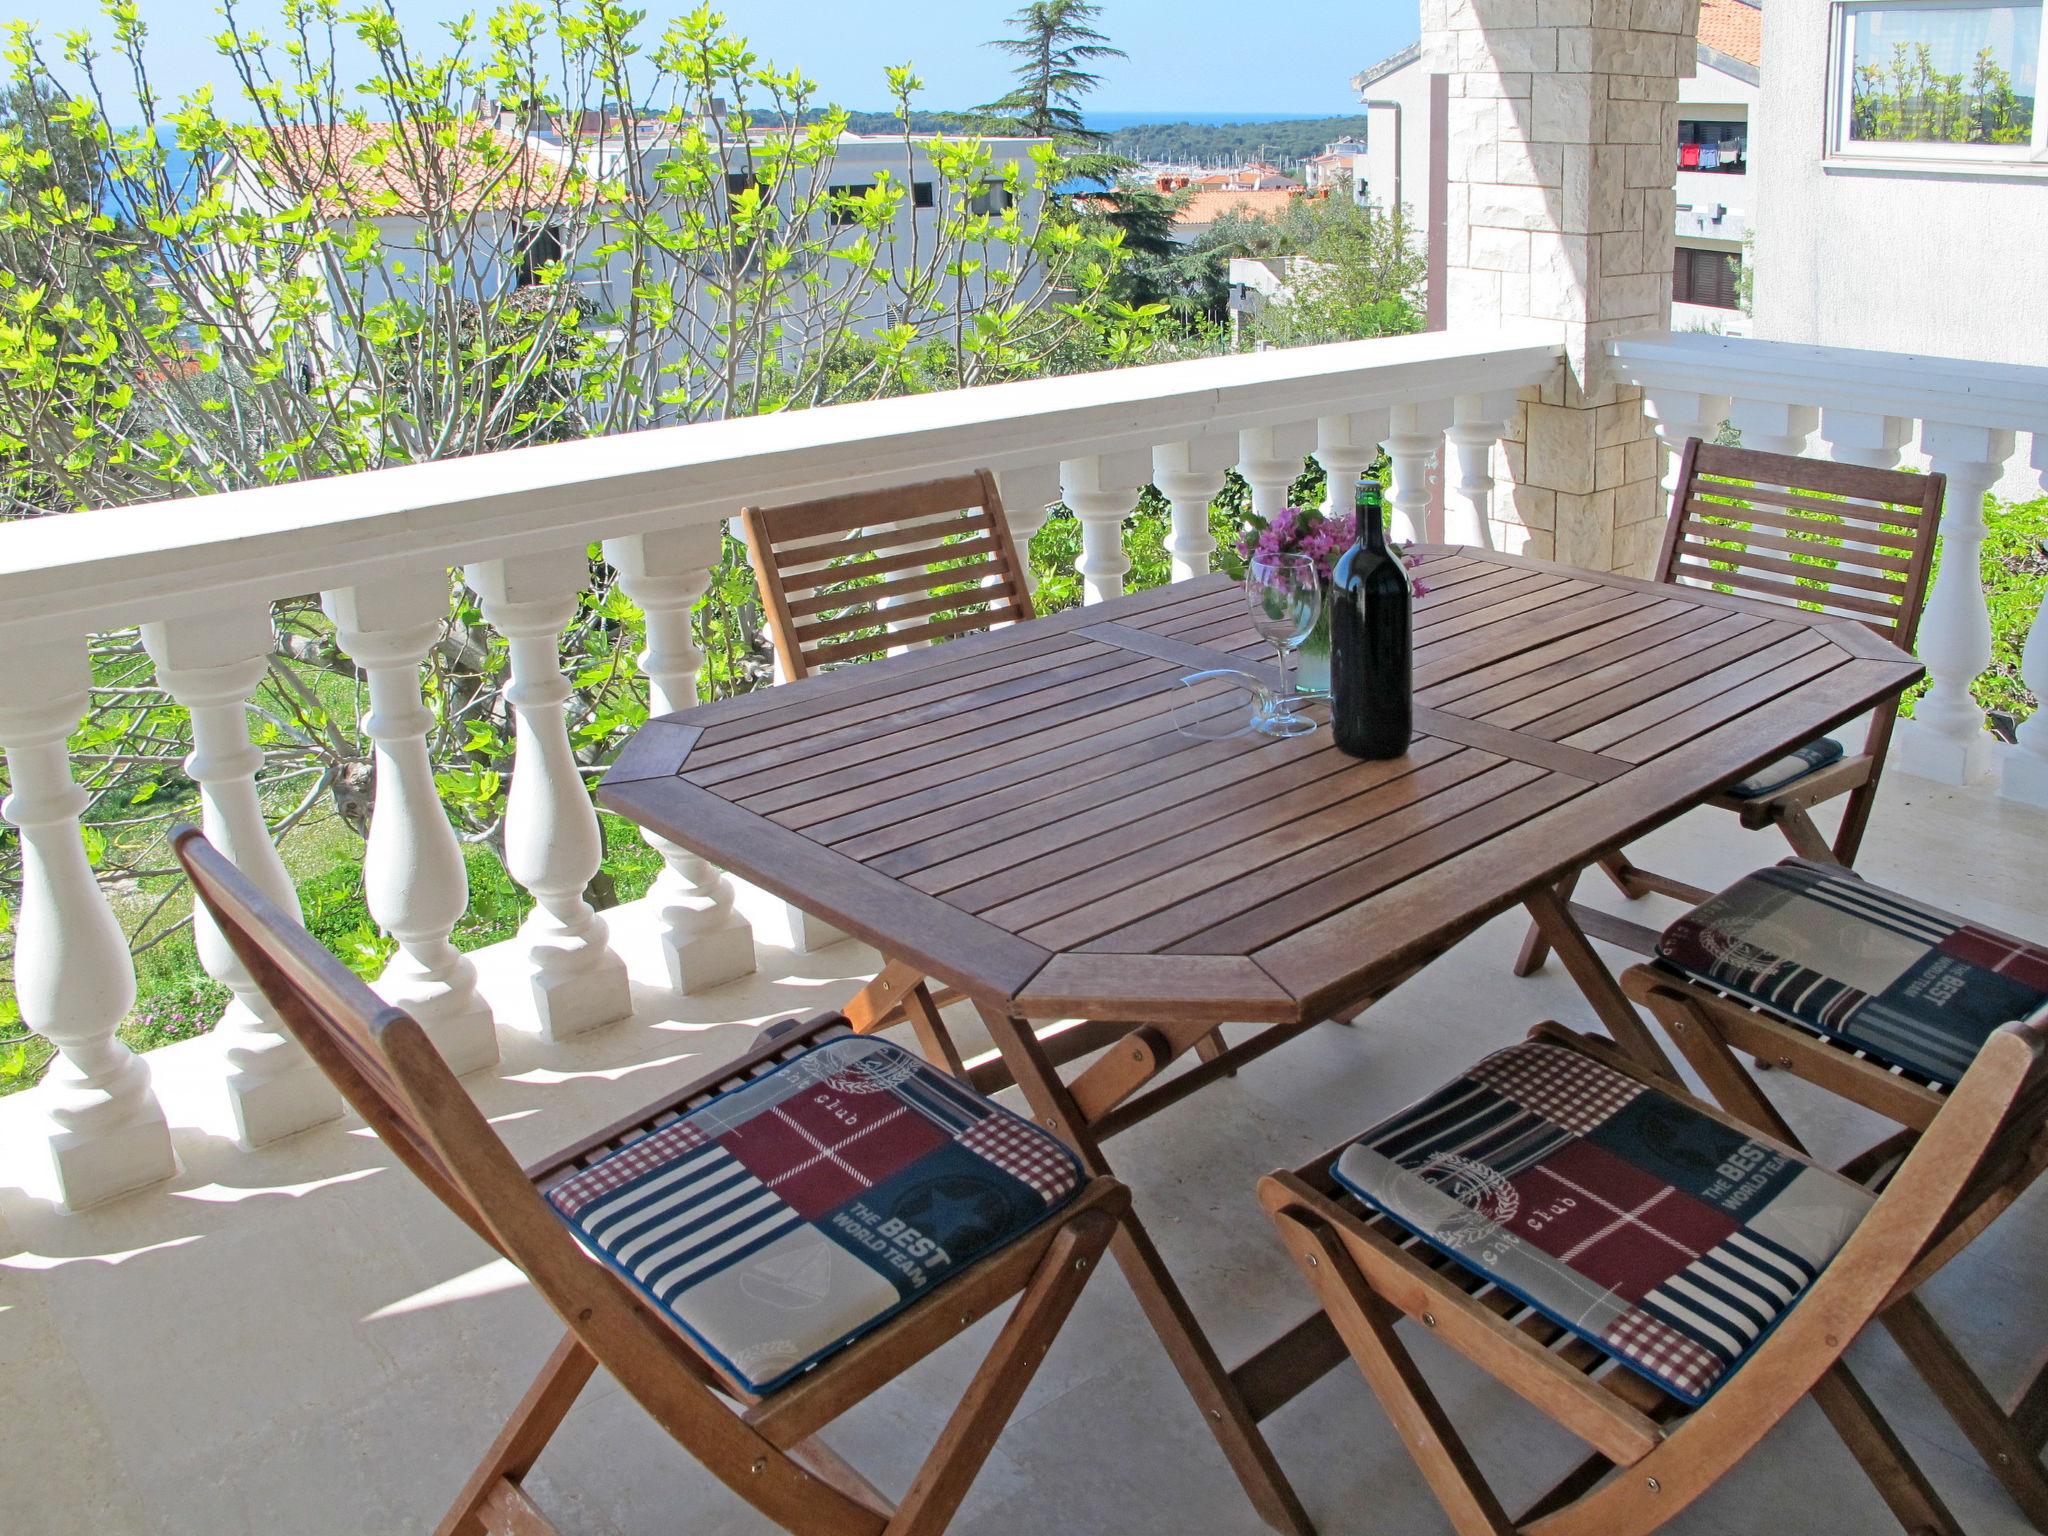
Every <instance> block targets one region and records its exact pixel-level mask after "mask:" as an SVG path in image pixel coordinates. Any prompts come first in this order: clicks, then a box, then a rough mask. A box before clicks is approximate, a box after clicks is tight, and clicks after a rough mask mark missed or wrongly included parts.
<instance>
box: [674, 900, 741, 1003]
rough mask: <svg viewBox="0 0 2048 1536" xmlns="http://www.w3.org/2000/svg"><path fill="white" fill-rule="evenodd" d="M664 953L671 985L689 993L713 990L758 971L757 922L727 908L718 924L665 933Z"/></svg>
mask: <svg viewBox="0 0 2048 1536" xmlns="http://www.w3.org/2000/svg"><path fill="white" fill-rule="evenodd" d="M661 952H662V955H663V957H664V958H665V959H666V960H667V961H668V984H669V986H670V987H672V988H673V989H674V990H676V991H678V992H681V993H683V994H684V995H685V996H689V995H692V994H694V993H698V992H709V991H710V990H711V989H712V988H713V987H722V986H724V985H725V984H726V983H727V982H729V981H737V980H739V978H740V977H742V976H751V975H753V974H754V929H753V925H752V924H750V923H749V922H748V921H747V920H746V919H745V918H744V917H742V916H740V914H739V913H737V912H733V911H727V912H725V913H724V914H722V916H721V917H720V918H719V920H718V922H717V925H716V926H715V927H711V928H698V929H693V930H691V931H690V932H688V933H683V934H676V933H664V934H663V935H662V936H661Z"/></svg>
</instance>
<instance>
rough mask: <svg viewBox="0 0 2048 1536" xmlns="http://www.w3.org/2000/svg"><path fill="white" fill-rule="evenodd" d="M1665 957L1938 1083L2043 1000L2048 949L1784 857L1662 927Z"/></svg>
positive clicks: (1831, 869) (2047, 997) (1832, 869)
mask: <svg viewBox="0 0 2048 1536" xmlns="http://www.w3.org/2000/svg"><path fill="white" fill-rule="evenodd" d="M1657 957H1658V959H1659V960H1660V961H1661V962H1662V963H1663V964H1665V965H1667V966H1669V967H1670V968H1671V969H1673V970H1675V971H1677V972H1679V973H1680V974H1681V975H1685V976H1689V977H1691V978H1693V979H1695V980H1697V981H1701V982H1705V983H1706V984H1707V985H1709V986H1713V987H1718V988H1720V989H1721V990H1722V991H1724V992H1729V993H1732V994H1734V995H1735V996H1737V997H1739V998H1742V999H1743V1000H1744V1001H1746V1002H1750V1003H1753V1004H1755V1005H1756V1006H1758V1007H1760V1008H1763V1009H1766V1010H1768V1011H1769V1012H1771V1013H1774V1014H1776V1015H1778V1016H1779V1017H1781V1018H1784V1019H1787V1020H1789V1021H1791V1022H1793V1023H1796V1024H1801V1025H1804V1026H1805V1027H1807V1028H1809V1029H1812V1030H1814V1031H1816V1032H1817V1033H1819V1034H1822V1035H1826V1036H1828V1037H1829V1038H1831V1039H1834V1040H1838V1041H1840V1042H1841V1043H1842V1044H1844V1045H1847V1046H1851V1047H1853V1048H1854V1049H1857V1050H1860V1051H1863V1052H1865V1053H1866V1054H1867V1055H1869V1056H1871V1057H1872V1058H1874V1059H1875V1060H1877V1061H1880V1062H1882V1063H1883V1064H1884V1065H1886V1066H1890V1067H1897V1068H1900V1069H1901V1070H1903V1071H1906V1072H1910V1073H1912V1074H1914V1075H1915V1076H1917V1077H1921V1078H1924V1079H1925V1080H1926V1081H1928V1082H1929V1083H1932V1084H1934V1085H1937V1086H1940V1087H1948V1086H1951V1085H1953V1084H1954V1083H1955V1082H1956V1080H1957V1079H1958V1078H1960V1077H1961V1076H1962V1075H1963V1073H1964V1072H1965V1071H1966V1070H1967V1069H1968V1068H1969V1065H1970V1063H1971V1062H1972V1061H1974V1060H1975V1059H1976V1056H1977V1052H1978V1050H1979V1049H1980V1048H1981V1047H1982V1046H1983V1044H1984V1042H1985V1041H1986V1040H1987V1039H1989V1038H1990V1036H1991V1033H1992V1031H1994V1030H1996V1029H1997V1028H1999V1027H2000V1026H2001V1025H2004V1024H2009V1023H2013V1022H2015V1021H2017V1020H2020V1019H2024V1018H2027V1017H2029V1016H2030V1015H2032V1014H2033V1013H2035V1012H2037V1011H2038V1010H2039V1009H2040V1008H2041V1007H2042V1005H2043V1004H2044V1003H2048V947H2044V946H2042V945H2038V944H2029V943H2027V942H2026V941H2025V940H2022V939H2016V938H2013V937H2012V936H2011V935H2009V934H2004V933H1999V932H1997V931H1996V930H1994V929H1990V928H1986V927H1984V926H1982V925H1981V924H1978V923H1972V922H1969V921H1967V920H1966V919H1964V918H1960V917H1957V916H1955V915H1953V914H1952V913H1948V912H1944V911H1942V910H1941V909H1940V908H1938V907H1930V906H1927V905H1925V904H1924V903H1922V902H1917V901H1914V900H1912V899H1911V898H1909V897H1905V896H1901V895H1899V894H1898V893H1897V892H1896V891H1888V890H1885V889H1884V888H1883V887H1881V886H1876V885H1872V884H1871V883H1870V882H1869V881H1867V880H1863V879H1861V878H1859V877H1858V876H1857V875H1855V874H1853V873H1852V872H1850V871H1849V870H1846V869H1843V868H1841V867H1840V866H1839V865H1832V864H1820V863H1815V862H1812V861H1810V860H1806V859H1787V860H1785V861H1784V862H1783V863H1781V864H1778V865H1776V866H1774V867H1772V868H1770V869H1762V870H1758V871H1757V872H1756V873H1755V874H1752V875H1745V876H1744V877H1743V878H1742V879H1740V880H1738V881H1736V882H1735V884H1733V885H1731V886H1730V887H1728V889H1727V890H1725V891H1723V892H1721V893H1720V894H1719V895H1718V896H1715V897H1713V898H1712V899H1711V900H1708V901H1705V902H1702V903H1701V904H1700V905H1699V906H1697V907H1695V908H1693V910H1692V911H1691V912H1689V913H1687V914H1686V915H1685V916H1684V917H1682V918H1680V919H1679V920H1678V921H1677V922H1675V923H1673V924H1672V925H1671V926H1670V927H1669V928H1667V929H1665V931H1664V934H1663V937H1662V938H1660V939H1659V940H1658V942H1657Z"/></svg>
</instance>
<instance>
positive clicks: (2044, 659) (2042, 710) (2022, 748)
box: [1999, 432, 2048, 809]
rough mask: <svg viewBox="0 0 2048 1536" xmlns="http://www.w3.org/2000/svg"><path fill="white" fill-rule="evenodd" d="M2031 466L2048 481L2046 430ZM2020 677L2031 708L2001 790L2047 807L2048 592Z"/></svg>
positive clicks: (2040, 435)
mask: <svg viewBox="0 0 2048 1536" xmlns="http://www.w3.org/2000/svg"><path fill="white" fill-rule="evenodd" d="M2032 463H2033V467H2034V468H2035V469H2036V470H2038V471H2040V473H2041V476H2042V484H2044V485H2048V432H2044V433H2038V434H2036V436H2035V438H2034V452H2033V456H2032ZM2020 681H2021V682H2023V683H2025V684H2026V685H2027V691H2028V692H2029V693H2031V694H2033V696H2034V701H2035V709H2034V712H2033V713H2032V714H2031V715H2029V716H2027V718H2026V719H2025V720H2024V721H2023V722H2022V723H2021V725H2020V728H2019V744H2018V745H2017V746H2016V747H2014V748H2013V750H2012V751H2010V752H2008V753H2007V754H2006V755H2005V762H2004V765H2003V766H2004V770H2005V772H2004V776H2003V778H2002V779H2001V780H2000V782H1999V789H2000V791H2001V792H2002V793H2003V794H2005V795H2006V796H2007V797H2008V798H2010V799H2013V800H2017V801H2019V802H2020V803H2021V804H2023V805H2038V806H2041V807H2043V808H2044V809H2048V593H2043V594H2042V597H2041V611H2040V612H2039V613H2038V614H2036V615H2035V616H2034V627H2033V628H2032V629H2030V630H2028V631H2027V643H2026V645H2025V646H2023V647H2022V648H2021V650H2020Z"/></svg>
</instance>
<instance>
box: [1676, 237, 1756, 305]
mask: <svg viewBox="0 0 2048 1536" xmlns="http://www.w3.org/2000/svg"><path fill="white" fill-rule="evenodd" d="M1741 271H1742V261H1741V258H1740V257H1738V256H1737V255H1736V254H1735V253H1734V252H1733V251H1702V250H1696V249H1694V248H1693V247H1692V246H1688V245H1681V246H1679V247H1678V249H1677V251H1676V252H1675V253H1674V255H1673V258H1672V263H1671V302H1672V303H1674V304H1705V305H1707V306H1708V307H1709V308H1712V309H1740V308H1741V307H1742V304H1741V301H1740V299H1739V298H1738V297H1737V295H1736V291H1735V280H1736V278H1737V276H1738V275H1739V274H1740V273H1741Z"/></svg>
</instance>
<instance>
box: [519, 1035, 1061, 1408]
mask: <svg viewBox="0 0 2048 1536" xmlns="http://www.w3.org/2000/svg"><path fill="white" fill-rule="evenodd" d="M1080 1186H1081V1169H1080V1165H1079V1163H1078V1162H1077V1161H1076V1160H1075V1158H1074V1155H1073V1154H1072V1153H1071V1152H1069V1151H1068V1150H1067V1149H1066V1147H1065V1146H1064V1145H1062V1144H1061V1143H1060V1142H1059V1141H1058V1140H1056V1139H1055V1138H1053V1137H1052V1136H1049V1135H1047V1134H1046V1133H1045V1132H1044V1131H1041V1130H1039V1129H1038V1128H1037V1127H1036V1126H1034V1125H1032V1124H1031V1123H1030V1122H1028V1121H1026V1120H1021V1119H1019V1118H1018V1117H1017V1116H1016V1115H1013V1114H1011V1113H1010V1112H1009V1111H1008V1110H1006V1109H1004V1108H1002V1107H1001V1106H1000V1105H998V1104H996V1103H994V1102H993V1101H991V1100H989V1099H985V1098H983V1097H982V1096H981V1095H980V1094H978V1093H976V1092H974V1091H973V1090H972V1089H971V1088H968V1087H966V1086H964V1085H963V1084H961V1083H959V1082H958V1081H956V1080H955V1079H953V1078H951V1077H948V1076H946V1075H945V1074H944V1073H942V1072H939V1071H936V1070H935V1069H933V1068H932V1067H929V1066H927V1065H926V1064H925V1063H924V1062H922V1061H920V1060H919V1059H918V1058H917V1057H915V1056H913V1055H911V1054H910V1053H909V1052H907V1051H904V1050H903V1049H901V1048H900V1047H898V1046H895V1045H892V1044H890V1043H889V1042H888V1041H886V1040H875V1039H865V1038H861V1037H859V1036H845V1035H842V1036H840V1037H838V1038H836V1039H832V1040H828V1041H827V1042H825V1043H824V1044H822V1045H819V1046H817V1047H815V1048H814V1049H812V1050H809V1051H806V1052H805V1053H804V1054H803V1055H801V1056H798V1057H795V1058H794V1059H792V1060H790V1061H788V1062H786V1063H784V1064H782V1065H781V1066H779V1067H777V1068H776V1069H775V1070H773V1071H772V1072H769V1073H766V1074H764V1075H763V1076H761V1077H758V1078H755V1079H754V1080H753V1081H751V1082H749V1083H747V1084H746V1085H745V1086H744V1087H741V1088H736V1089H734V1090H732V1091H731V1092H729V1093H725V1094H721V1095H720V1096H719V1097H717V1098H715V1099H712V1100H710V1101H709V1102H708V1103H706V1104H703V1105H701V1106H700V1107H698V1108H697V1109H694V1110H692V1111H690V1113H688V1114H687V1115H684V1116H682V1117H680V1118H678V1119H675V1120H671V1121H669V1122H668V1123H667V1124H665V1125H662V1126H661V1127H659V1128H658V1129H656V1130H654V1131H652V1132H650V1133H649V1134H648V1135H646V1136H645V1137H643V1138H641V1139H640V1140H638V1141H635V1142H633V1143H631V1144H629V1145H628V1146H626V1147H623V1148H621V1149H620V1150H619V1151H617V1152H614V1153H612V1154H611V1155H610V1156H609V1157H606V1158H604V1159H602V1160H601V1161H599V1162H596V1163H593V1164H592V1165H591V1166H590V1167H588V1168H586V1169H584V1170H582V1171H581V1172H579V1173H577V1174H575V1175H574V1176H573V1177H571V1178H568V1179H565V1180H563V1181H562V1182H561V1183H559V1184H556V1185H555V1186H553V1187H552V1188H551V1189H549V1190H548V1192H547V1198H548V1200H549V1202H550V1203H551V1204H552V1205H553V1206H554V1208H555V1212H556V1214H557V1215H559V1216H560V1217H561V1218H562V1219H563V1220H564V1221H565V1222H567V1223H568V1224H569V1226H570V1228H571V1229H572V1230H573V1231H574V1232H575V1233H576V1235H577V1237H578V1238H579V1239H581V1241H582V1242H583V1244H584V1246H585V1247H587V1248H589V1249H590V1251H591V1252H593V1253H594V1254H596V1255H597V1256H598V1257H599V1258H600V1259H602V1260H603V1261H604V1262H605V1263H606V1264H607V1265H609V1266H610V1267H611V1268H612V1269H613V1270H615V1271H616V1272H617V1273H618V1274H619V1275H620V1276H621V1277H622V1278H624V1279H625V1280H626V1281H627V1282H628V1283H629V1284H631V1285H632V1286H633V1287H634V1288H635V1289H637V1290H639V1291H640V1292H641V1294H643V1295H645V1296H646V1297H647V1298H648V1299H649V1300H651V1301H652V1302H653V1303H654V1304H655V1305H656V1306H658V1307H660V1308H661V1309H662V1310H663V1311H665V1312H666V1313H667V1314H668V1315H669V1316H670V1317H672V1318H673V1319H674V1320H675V1322H676V1324H677V1326H678V1327H680V1328H681V1329H682V1330H683V1332H684V1333H686V1334H688V1335H689V1336H690V1338H691V1339H692V1340H694V1341H695V1342H696V1343H697V1345H698V1346H699V1347H700V1348H701V1349H702V1350H703V1351H704V1353H705V1354H706V1355H707V1356H709V1357H710V1358H711V1359H713V1360H715V1361H717V1362H718V1364H719V1365H721V1366H722V1367H723V1368H724V1369H725V1370H726V1371H727V1372H728V1373H729V1374H730V1375H731V1376H732V1377H733V1378H734V1379H735V1380H736V1381H738V1382H739V1383H740V1384H741V1385H742V1386H744V1387H745V1388H746V1389H747V1390H748V1391H750V1392H753V1393H756V1394H760V1393H767V1392H772V1391H774V1390H775V1389H776V1388H777V1387H779V1386H781V1385H783V1384H784V1383H785V1382H787V1381H789V1380H790V1379H791V1378H792V1377H794V1376H797V1375H799V1374H800V1373H802V1372H803V1371H806V1370H809V1369H810V1368H811V1367H812V1366H813V1365H815V1364H817V1363H818V1361H820V1360H822V1359H824V1358H825V1357H826V1356H827V1355H830V1354H831V1353H833V1352H834V1351H835V1350H838V1349H840V1348H843V1347H844V1346H845V1345H847V1344H849V1343H851V1342H852V1341H853V1340H854V1339H855V1338H856V1337H857V1336H859V1335H860V1334H862V1333H864V1332H866V1331H867V1330H868V1329H870V1328H872V1327H874V1326H875V1325H876V1324H877V1323H879V1322H881V1321H883V1320H884V1319H885V1318H887V1317H890V1316H891V1315H893V1314H894V1313H896V1312H898V1311H901V1310H902V1309H903V1308H904V1307H906V1306H908V1305H909V1304H910V1303H911V1302H912V1301H914V1300H916V1299H917V1297H918V1296H919V1295H921V1294H922V1293H923V1292H925V1291H927V1290H929V1289H930V1288H931V1287H932V1286H934V1285H937V1284H939V1283H940V1282H942V1281H944V1280H945V1279H947V1278H948V1277H949V1276H951V1275H954V1274H957V1273H958V1272H959V1271H960V1270H962V1269H964V1268H966V1267H967V1266H968V1265H969V1264H972V1263H973V1262H974V1261H975V1260H976V1259H978V1258H981V1257H982V1256H984V1255H986V1254H988V1253H992V1252H994V1251H995V1250H996V1249H998V1248H1001V1247H1004V1246H1006V1245H1007V1244H1009V1243H1012V1242H1014V1241H1016V1240H1017V1239H1018V1238H1019V1237H1021V1236H1023V1235H1024V1234H1025V1233H1026V1232H1028V1231H1030V1230H1031V1229H1032V1228H1033V1227H1035V1226H1037V1225H1038V1224H1039V1223H1040V1222H1042V1221H1044V1220H1045V1219H1046V1218H1047V1217H1048V1216H1049V1215H1051V1214H1052V1212H1054V1211H1056V1210H1058V1209H1059V1208H1060V1207H1061V1206H1062V1205H1064V1204H1066V1203H1067V1201H1068V1200H1070V1199H1071V1198H1072V1197H1073V1195H1074V1193H1075V1191H1076V1190H1078V1189H1079V1188H1080Z"/></svg>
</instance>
